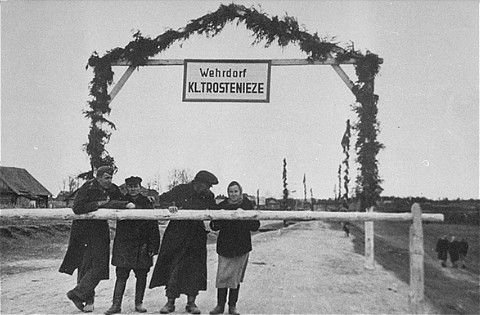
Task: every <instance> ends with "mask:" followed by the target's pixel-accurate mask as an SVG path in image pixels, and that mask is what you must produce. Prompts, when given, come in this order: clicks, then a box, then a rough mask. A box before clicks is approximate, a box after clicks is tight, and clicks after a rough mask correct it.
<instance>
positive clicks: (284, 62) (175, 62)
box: [111, 58, 357, 67]
mask: <svg viewBox="0 0 480 315" xmlns="http://www.w3.org/2000/svg"><path fill="white" fill-rule="evenodd" d="M269 60H271V62H272V66H315V65H317V66H318V65H320V66H331V65H342V64H350V65H351V64H355V63H356V62H357V61H356V60H355V59H348V60H344V61H341V62H338V61H337V60H335V59H334V58H328V59H326V60H324V61H320V60H315V61H314V60H308V59H269ZM225 61H228V59H225ZM111 65H112V66H124V67H128V66H131V65H132V63H131V62H130V61H126V60H118V61H114V62H112V63H111ZM183 65H184V59H149V60H147V61H146V62H145V64H142V65H141V66H183Z"/></svg>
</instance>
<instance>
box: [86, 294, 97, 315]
mask: <svg viewBox="0 0 480 315" xmlns="http://www.w3.org/2000/svg"><path fill="white" fill-rule="evenodd" d="M94 300H95V293H93V295H92V296H91V297H89V298H88V299H87V300H86V301H85V307H84V308H83V311H84V312H85V313H91V312H93V311H94V309H95V308H94V306H93V303H94Z"/></svg>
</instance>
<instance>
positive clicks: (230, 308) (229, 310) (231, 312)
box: [228, 305, 240, 315]
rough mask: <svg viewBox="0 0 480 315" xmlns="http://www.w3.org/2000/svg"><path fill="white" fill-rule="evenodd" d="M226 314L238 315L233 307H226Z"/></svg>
mask: <svg viewBox="0 0 480 315" xmlns="http://www.w3.org/2000/svg"><path fill="white" fill-rule="evenodd" d="M228 314H232V315H240V313H239V312H238V311H237V308H236V307H235V306H230V305H229V306H228Z"/></svg>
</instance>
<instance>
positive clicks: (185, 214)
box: [0, 204, 444, 314]
mask: <svg viewBox="0 0 480 315" xmlns="http://www.w3.org/2000/svg"><path fill="white" fill-rule="evenodd" d="M0 218H1V219H4V218H8V219H10V220H12V219H13V220H22V219H61V220H71V219H76V220H85V219H98V220H102V219H103V220H105V219H108V220H127V219H128V220H141V219H142V220H144V219H149V220H299V221H308V220H327V221H350V222H352V221H363V222H365V268H367V269H374V268H375V258H374V226H373V224H374V222H375V221H397V222H400V221H403V222H405V221H411V225H410V246H409V247H410V292H409V304H410V308H411V312H412V313H415V314H421V313H423V312H424V302H425V295H424V249H423V228H422V221H429V222H442V221H443V219H444V218H443V214H438V213H430V214H422V209H421V208H420V205H419V204H414V205H413V206H412V208H411V212H410V213H380V212H375V211H374V207H371V208H369V209H367V211H366V212H326V211H258V210H248V211H244V210H237V211H231V210H179V211H178V212H176V213H170V212H169V211H168V209H132V210H125V209H122V210H117V209H99V210H97V211H94V212H90V213H87V214H82V215H77V214H74V213H73V211H72V209H70V208H61V209H1V210H0Z"/></svg>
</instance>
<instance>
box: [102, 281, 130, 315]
mask: <svg viewBox="0 0 480 315" xmlns="http://www.w3.org/2000/svg"><path fill="white" fill-rule="evenodd" d="M126 285H127V280H119V279H117V281H116V282H115V289H113V303H112V306H111V307H110V308H109V309H108V310H107V311H106V312H105V314H106V315H110V314H115V313H120V312H121V311H122V299H123V293H124V292H125V286H126Z"/></svg>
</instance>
